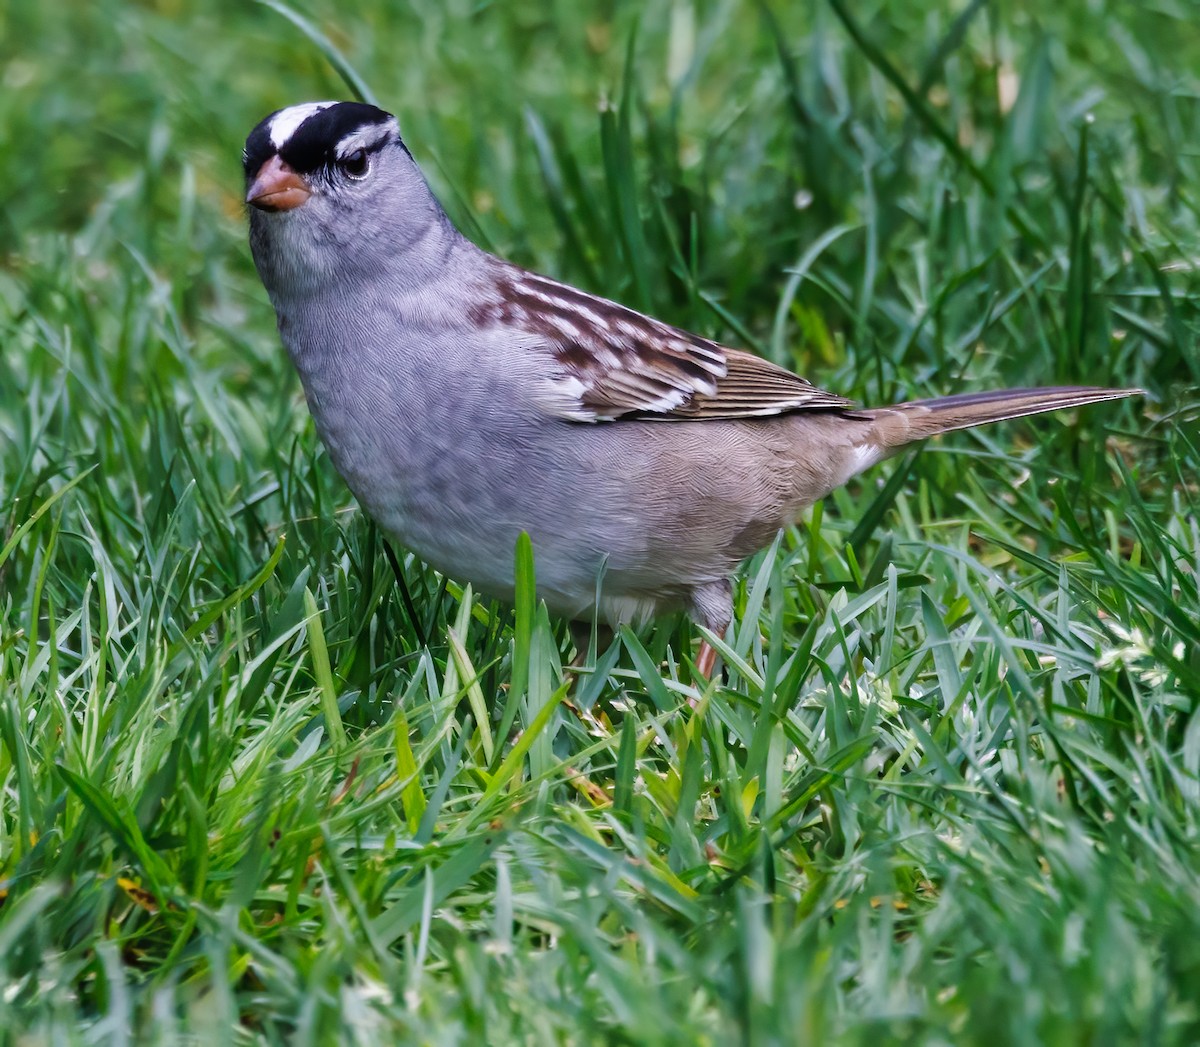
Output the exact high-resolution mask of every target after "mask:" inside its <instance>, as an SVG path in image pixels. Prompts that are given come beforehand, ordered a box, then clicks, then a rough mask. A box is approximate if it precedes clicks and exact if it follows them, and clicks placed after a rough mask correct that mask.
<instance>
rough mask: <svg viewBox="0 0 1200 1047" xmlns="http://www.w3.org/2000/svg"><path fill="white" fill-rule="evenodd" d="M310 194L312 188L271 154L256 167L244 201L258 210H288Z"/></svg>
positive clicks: (302, 201) (277, 157)
mask: <svg viewBox="0 0 1200 1047" xmlns="http://www.w3.org/2000/svg"><path fill="white" fill-rule="evenodd" d="M310 196H312V190H311V189H310V188H309V187H308V183H307V182H305V181H304V179H303V178H301V177H300V176H299V175H298V174H296V172H295V171H293V170H292V169H291V168H290V167H288V165H287V164H285V163H284V162H283V160H282V159H280V158H279V156H273V157H271V159H270V160H268V161H267V162H266V163H265V164H263V165H262V167H260V168H259V169H258V174H257V175H256V176H255V178H254V182H253V184H252V185H251V186H250V188H249V189H247V190H246V203H248V204H250V205H251V206H252V207H257V208H258V209H259V210H260V211H290V210H292V208H294V207H299V206H300V205H301V204H302V203H304V201H305V200H307V199H308V198H309V197H310Z"/></svg>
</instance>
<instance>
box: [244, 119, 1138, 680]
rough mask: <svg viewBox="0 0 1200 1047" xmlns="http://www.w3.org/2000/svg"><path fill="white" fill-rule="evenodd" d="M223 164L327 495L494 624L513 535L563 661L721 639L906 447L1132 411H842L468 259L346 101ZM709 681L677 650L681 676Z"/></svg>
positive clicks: (1116, 393)
mask: <svg viewBox="0 0 1200 1047" xmlns="http://www.w3.org/2000/svg"><path fill="white" fill-rule="evenodd" d="M242 161H243V169H244V174H245V199H246V203H247V204H248V205H249V206H248V208H247V211H248V216H249V240H250V248H251V253H252V255H253V259H254V263H255V266H256V268H257V270H258V274H259V276H260V278H261V280H262V283H263V285H264V287H265V288H266V291H267V295H268V297H269V298H270V301H271V304H272V305H273V307H274V310H275V314H276V318H277V321H278V329H279V335H280V338H281V341H282V343H283V345H284V347H285V348H286V350H287V352H288V355H289V356H290V357H291V359H292V361H293V363H294V365H295V368H296V370H297V372H298V373H299V377H300V381H301V383H302V385H303V387H304V393H305V397H306V399H307V402H308V407H309V410H310V412H311V414H312V418H313V421H314V423H315V426H316V431H317V433H318V435H319V437H320V439H321V441H322V442H323V443H324V446H325V448H326V450H327V452H328V455H329V458H330V460H331V461H332V463H333V465H334V467H335V468H336V469H337V471H338V472H339V473H340V474H341V476H342V478H343V479H344V480H345V482H346V484H347V486H348V487H349V489H350V491H351V492H352V493H353V494H354V496H355V498H356V499H357V501H358V502H359V503H360V505H361V506H362V508H363V509H364V510H365V511H366V513H367V514H368V516H370V517H371V518H372V519H373V520H374V521H375V522H376V524H377V525H378V526H379V527H380V529H381V530H382V532H383V533H384V535H386V536H387V537H388V538H389V539H391V540H393V541H394V542H396V543H398V544H399V545H401V546H403V547H405V548H407V549H408V550H410V551H411V552H413V553H414V554H416V555H417V556H418V557H420V558H421V559H422V560H424V561H425V562H426V563H428V564H429V565H430V566H431V567H433V568H434V569H435V570H437V571H439V572H441V573H442V574H444V575H447V576H449V577H450V578H452V579H455V580H456V581H458V582H460V583H469V584H470V585H471V586H472V587H473V589H474V590H475V591H476V592H479V593H482V594H485V595H488V596H491V597H493V598H496V599H498V600H500V601H508V602H511V601H512V600H513V597H514V549H515V547H516V544H517V540H518V538H519V536H520V535H521V533H522V532H524V533H526V534H527V535H528V536H529V538H530V540H531V542H532V546H533V550H534V554H535V561H536V591H537V595H538V597H539V598H540V599H542V600H544V601H545V604H546V606H547V608H548V609H549V610H550V612H551V613H553V614H555V615H557V616H561V617H562V618H564V619H566V620H567V621H568V622H569V623H571V631H572V634H573V636H574V637H575V642H576V649H577V651H578V649H579V645H580V643H581V638H582V637H585V636H588V635H589V633H590V629H591V627H592V625H593V623H598V624H599V625H600V626H601V627H605V626H609V627H612V626H618V625H621V624H623V623H630V624H635V623H640V622H642V621H645V620H647V619H651V618H654V617H657V616H659V615H664V614H669V613H673V612H674V613H678V612H680V611H682V612H685V613H686V614H688V615H689V616H690V617H691V618H692V619H693V620H694V621H696V622H699V623H700V624H701V625H703V626H704V627H705V628H707V629H708V630H709V631H710V632H711V633H712V634H713V635H714V636H717V637H720V636H723V635H724V634H725V631H726V629H727V628H728V626H729V625H730V623H731V621H732V618H733V610H734V608H733V590H732V585H731V578H732V577H733V576H734V574H735V571H736V569H737V567H738V565H739V564H740V563H741V562H742V561H743V560H745V559H746V558H747V557H748V556H750V555H751V554H753V553H754V552H756V551H757V550H759V549H761V548H763V547H764V546H766V545H767V544H769V543H770V542H771V541H772V540H773V539H774V537H775V535H776V534H777V533H778V532H779V530H780V529H781V528H785V527H787V526H789V525H791V524H793V523H794V522H795V521H796V520H797V518H798V517H799V516H800V514H801V513H803V512H804V511H805V510H806V509H807V508H808V507H810V506H811V505H812V504H813V503H814V502H816V501H818V500H819V499H821V498H824V497H825V496H826V495H827V494H829V493H830V492H831V491H832V490H834V489H835V488H836V487H838V486H840V485H842V484H845V483H846V482H847V481H848V480H850V479H851V478H852V477H854V476H856V475H858V474H859V473H861V472H863V471H864V470H866V469H869V468H870V467H871V466H874V465H876V464H877V463H879V462H881V461H883V460H884V459H886V458H888V457H890V456H892V455H894V454H896V453H897V452H898V451H900V450H902V449H903V448H905V447H908V446H909V445H911V444H914V443H917V442H919V441H923V440H926V439H928V438H929V437H932V436H936V435H938V434H941V433H946V432H951V431H953V430H958V429H965V428H969V427H971V426H976V425H981V424H984V423H987V422H997V421H1002V420H1006V419H1011V418H1019V417H1022V416H1025V415H1032V414H1039V413H1042V412H1045V411H1056V410H1060V409H1064V408H1074V407H1079V406H1082V405H1085V404H1093V403H1098V402H1101V401H1107V400H1116V399H1119V398H1122V397H1126V396H1132V395H1135V394H1137V393H1139V392H1141V390H1137V389H1121V388H1102V387H1074V386H1060V387H1052V388H1050V387H1047V388H1033V389H1004V390H992V391H987V392H968V393H963V394H958V395H950V396H940V397H936V398H934V399H924V400H915V401H910V402H905V403H899V404H894V405H891V406H887V407H878V408H866V407H862V406H860V405H859V404H857V403H855V402H854V401H852V400H850V399H847V398H845V397H843V396H839V395H837V394H836V393H832V392H827V391H825V390H823V389H821V388H819V387H817V386H816V385H814V384H812V383H811V382H809V381H808V380H806V379H805V378H802V377H800V376H799V375H797V374H794V373H793V372H791V371H790V370H787V369H785V368H783V367H781V366H779V365H777V364H775V363H772V362H770V361H768V360H766V359H764V358H762V357H760V356H757V355H755V354H753V353H751V352H748V351H745V350H742V349H738V348H733V347H730V346H726V345H722V344H720V343H718V342H716V341H713V340H712V339H709V338H704V337H701V336H700V335H696V334H692V333H689V332H688V331H685V330H683V329H681V328H679V327H675V326H673V325H671V324H668V323H664V322H662V321H660V320H657V319H654V318H652V317H650V316H646V315H644V314H642V313H640V312H637V311H635V310H633V309H630V308H627V307H626V306H623V305H620V304H618V303H617V302H614V301H611V300H609V299H606V298H604V297H601V296H599V295H595V294H591V293H589V292H587V291H584V290H581V289H579V288H577V287H573V286H571V285H569V284H566V283H562V282H560V281H558V280H555V279H552V278H550V277H548V276H543V275H539V274H537V273H534V272H531V271H528V270H526V269H524V268H521V267H520V266H517V265H515V264H513V263H511V262H508V261H505V260H503V259H501V258H499V257H497V256H495V255H493V254H490V253H488V252H486V251H484V250H483V249H481V248H480V247H478V246H476V245H475V244H474V243H472V242H471V241H470V240H469V239H467V237H465V236H464V235H463V234H462V233H461V232H460V231H459V230H458V229H457V228H456V227H455V226H454V224H453V223H452V221H451V220H450V218H449V217H448V216H447V214H446V212H445V211H444V210H443V208H442V207H441V205H440V204H439V202H438V201H437V199H436V197H435V196H434V194H433V192H432V190H431V189H430V187H429V185H428V183H427V182H426V180H425V178H424V176H423V175H422V173H421V170H420V168H419V167H418V165H417V163H416V161H415V160H414V158H413V156H412V154H411V153H410V152H409V150H408V147H407V146H406V145H405V143H404V141H403V140H402V138H401V136H400V129H399V126H398V123H397V120H396V118H395V117H394V116H393V115H392V114H390V113H388V112H385V111H384V110H382V109H379V108H377V107H376V106H373V105H369V104H367V103H364V102H355V101H340V102H339V101H329V102H307V103H303V104H298V105H292V106H289V107H287V108H283V109H280V110H278V111H276V112H274V113H271V114H270V115H269V116H267V117H265V118H264V119H263V120H262V121H261V122H260V123H259V124H258V125H257V126H256V127H255V128H254V129H253V131H251V133H250V135H249V136H248V138H247V139H246V145H245V150H244V152H243V155H242ZM584 643H585V649H586V642H584ZM716 660H717V656H716V651H715V649H714V648H713V646H712V645H711V644H710V643H709V642H708V641H707V639H705V640H703V641H702V643H701V645H700V647H699V650H698V652H697V655H696V657H695V660H694V662H693V665H694V667H695V669H696V670H697V672H698V673H699V674H700V676H701V677H705V678H707V677H710V676H711V675H712V674H713V672H714V670H715V667H716Z"/></svg>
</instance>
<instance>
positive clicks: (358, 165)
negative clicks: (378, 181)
mask: <svg viewBox="0 0 1200 1047" xmlns="http://www.w3.org/2000/svg"><path fill="white" fill-rule="evenodd" d="M338 166H339V167H340V168H341V169H342V170H343V171H345V172H346V174H347V175H349V176H350V177H351V178H356V179H361V178H366V177H367V172H369V171H370V170H371V158H370V157H369V156H367V151H366V150H365V149H355V150H354V152H352V153H351V154H350V155H349V156H347V157H344V158H343V159H342V160H340V161H338Z"/></svg>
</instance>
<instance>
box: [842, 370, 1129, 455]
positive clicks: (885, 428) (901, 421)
mask: <svg viewBox="0 0 1200 1047" xmlns="http://www.w3.org/2000/svg"><path fill="white" fill-rule="evenodd" d="M1141 393H1142V390H1141V389H1101V388H1098V387H1089V386H1072V385H1062V386H1057V387H1051V388H1046V389H998V390H995V391H993V392H989V393H962V394H960V395H958V396H940V397H938V398H937V399H935V400H913V401H911V402H909V403H905V404H896V405H895V406H894V407H882V408H878V409H876V410H872V411H863V412H861V414H865V415H868V416H869V417H871V418H872V419H873V420H874V422H875V425H874V431H873V433H872V435H873V436H874V437H875V439H876V440H877V441H878V442H879V445H880V448H881V449H882V450H883V451H884V453H885V454H889V453H891V452H893V451H896V450H899V449H900V448H901V447H903V446H905V444H910V443H914V442H916V441H917V440H924V439H926V438H927V437H930V436H936V435H937V434H938V433H949V432H952V431H954V430H955V429H969V428H970V427H971V426H973V425H983V424H985V423H987V422H1002V421H1004V420H1005V419H1007V418H1023V417H1024V416H1025V415H1027V414H1041V413H1042V412H1043V411H1061V410H1063V409H1064V408H1067V407H1082V406H1083V405H1084V404H1095V403H1100V402H1101V401H1103V400H1120V399H1122V398H1123V397H1126V396H1138V395H1140V394H1141ZM856 413H857V412H856Z"/></svg>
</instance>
